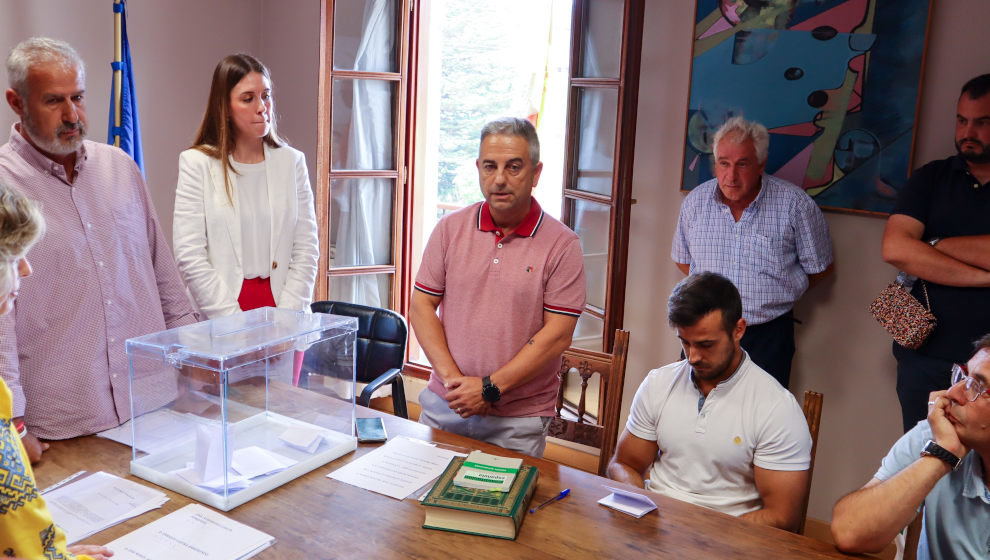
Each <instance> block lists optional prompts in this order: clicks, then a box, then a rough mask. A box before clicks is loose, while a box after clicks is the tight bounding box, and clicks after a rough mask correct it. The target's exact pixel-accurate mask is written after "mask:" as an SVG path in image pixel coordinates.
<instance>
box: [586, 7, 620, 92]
mask: <svg viewBox="0 0 990 560" xmlns="http://www.w3.org/2000/svg"><path fill="white" fill-rule="evenodd" d="M582 9H583V10H584V15H583V17H582V21H583V23H584V28H583V29H582V30H581V34H582V36H583V37H582V40H581V73H580V75H579V77H582V78H618V77H619V69H620V67H621V65H620V60H621V58H622V16H623V13H624V9H625V0H586V1H585V2H584V5H583V6H582Z"/></svg>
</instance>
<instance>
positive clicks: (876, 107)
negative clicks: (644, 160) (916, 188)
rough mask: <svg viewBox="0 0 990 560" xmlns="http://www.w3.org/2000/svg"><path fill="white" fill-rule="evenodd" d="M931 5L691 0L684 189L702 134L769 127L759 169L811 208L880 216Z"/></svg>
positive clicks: (705, 150)
mask: <svg viewBox="0 0 990 560" xmlns="http://www.w3.org/2000/svg"><path fill="white" fill-rule="evenodd" d="M930 10H931V5H930V0H698V4H697V12H696V16H695V33H694V51H693V60H692V69H691V96H690V101H689V106H688V124H687V134H686V143H685V144H686V145H685V152H684V153H685V156H684V169H683V180H682V183H681V188H682V189H683V190H690V189H693V188H694V187H695V186H697V185H699V184H701V183H703V182H705V181H707V180H709V179H711V178H713V177H714V175H713V173H712V153H711V152H712V149H711V137H712V136H714V134H715V131H716V130H718V128H719V126H721V125H722V123H723V122H725V121H726V120H727V119H728V118H729V117H732V116H735V115H742V116H743V117H744V118H746V119H748V120H754V121H758V122H760V123H762V124H763V125H764V126H766V127H767V129H769V131H770V150H769V155H768V158H767V166H766V172H767V173H770V174H772V175H776V176H778V177H781V178H783V179H786V180H788V181H790V182H792V183H794V184H796V185H798V186H801V187H802V188H804V189H805V192H807V193H808V194H809V195H811V196H812V197H813V198H814V199H815V201H816V202H817V203H818V205H819V206H821V207H823V208H833V209H844V210H853V211H860V212H869V213H878V214H884V213H889V212H890V211H891V209H892V208H893V205H894V201H895V199H896V197H897V191H898V190H899V189H900V188H901V187H902V186H903V185H904V183H905V181H906V180H907V177H908V174H909V172H910V166H911V152H912V146H913V143H914V129H915V114H916V108H917V104H918V95H919V90H920V83H921V73H922V62H923V60H924V52H925V42H926V41H925V39H926V33H927V29H928V16H929V12H930Z"/></svg>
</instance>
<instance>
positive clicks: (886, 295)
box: [870, 273, 936, 350]
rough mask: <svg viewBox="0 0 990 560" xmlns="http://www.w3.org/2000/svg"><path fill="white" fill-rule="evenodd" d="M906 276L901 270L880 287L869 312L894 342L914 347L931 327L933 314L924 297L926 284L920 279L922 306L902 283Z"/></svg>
mask: <svg viewBox="0 0 990 560" xmlns="http://www.w3.org/2000/svg"><path fill="white" fill-rule="evenodd" d="M905 277H906V275H905V274H904V273H901V274H899V275H898V276H897V280H896V281H894V282H892V283H891V284H889V285H888V286H887V287H886V288H884V289H883V290H882V291H881V292H880V295H879V296H877V299H875V300H873V303H871V304H870V313H872V314H873V317H874V318H875V319H876V320H877V321H879V322H880V324H881V325H883V328H885V329H887V332H888V333H889V334H890V336H891V337H893V339H894V341H895V342H897V343H898V344H900V345H901V346H903V347H905V348H907V349H909V350H915V349H917V348H918V347H919V346H921V345H922V344H924V343H925V340H927V339H928V337H929V336H930V335H931V334H932V331H933V330H935V323H936V319H935V315H933V314H932V311H931V309H932V304H931V301H929V299H928V287H927V286H926V285H925V281H924V280H922V281H921V291H922V293H924V294H925V305H921V302H919V301H918V300H917V299H915V298H914V296H912V295H911V292H910V291H908V287H906V286H904V278H905Z"/></svg>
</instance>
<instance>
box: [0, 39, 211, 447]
mask: <svg viewBox="0 0 990 560" xmlns="http://www.w3.org/2000/svg"><path fill="white" fill-rule="evenodd" d="M7 75H8V83H9V86H10V87H9V89H7V91H6V98H7V103H8V104H9V105H10V108H11V109H13V111H14V112H15V113H17V115H18V116H19V117H20V122H18V123H16V124H14V125H13V126H12V127H11V132H10V141H9V142H8V143H6V144H4V145H3V146H2V147H0V181H2V182H4V183H6V184H7V185H9V186H11V187H14V188H17V189H18V190H20V191H21V192H23V193H24V194H25V195H27V196H28V197H29V198H32V199H34V200H37V201H39V202H41V204H42V208H43V212H44V214H45V219H46V221H47V222H48V231H47V233H46V235H45V237H44V238H43V239H41V241H39V242H38V243H37V244H36V245H35V246H34V248H33V249H32V250H31V261H32V262H33V263H34V264H35V266H36V267H37V268H36V269H37V272H36V273H35V274H34V275H33V276H31V277H30V278H29V279H26V280H25V281H24V282H23V283H22V287H21V291H20V294H19V298H18V300H17V303H16V305H15V309H14V311H13V312H12V313H9V314H8V315H6V316H5V317H3V318H2V319H0V375H2V376H3V379H4V381H6V382H7V385H8V386H9V387H10V389H11V392H12V393H13V399H14V409H13V416H14V417H15V421H17V420H19V419H20V418H23V420H24V422H25V424H26V426H27V428H28V434H27V436H26V437H25V438H24V439H23V441H24V445H25V448H26V449H27V450H28V454H29V456H30V458H31V460H32V462H36V461H38V460H39V459H40V458H41V453H42V452H43V451H44V449H45V448H46V447H47V444H45V443H42V441H41V440H43V439H65V438H71V437H75V436H79V435H84V434H91V433H94V432H97V431H100V430H105V429H107V428H111V427H114V426H117V425H119V424H121V423H122V422H125V421H127V420H129V419H130V417H131V396H130V382H129V376H128V359H127V354H126V351H125V348H124V342H125V341H126V340H127V339H128V338H132V337H136V336H140V335H144V334H148V333H152V332H157V331H161V330H165V329H168V328H173V327H178V326H181V325H185V324H189V323H193V322H195V320H196V316H195V314H194V312H193V309H192V306H191V305H190V303H189V298H188V296H187V295H186V291H185V288H184V287H183V285H182V280H181V279H180V277H179V273H178V270H177V269H176V267H175V262H174V260H173V259H172V252H171V250H170V249H169V247H168V244H167V243H166V241H165V238H164V236H163V235H162V231H161V228H160V227H159V225H158V218H157V214H156V213H155V209H154V208H153V207H152V204H151V199H150V196H149V194H148V189H147V187H146V186H145V183H144V179H143V177H142V176H141V172H140V170H138V168H137V165H135V163H134V161H133V160H132V159H131V158H130V157H128V156H127V154H125V153H124V152H123V151H121V150H119V149H117V148H114V147H112V146H108V145H106V144H101V143H97V142H92V141H89V140H85V136H86V103H85V93H86V70H85V67H84V65H83V62H82V60H81V59H80V58H79V55H78V54H77V53H76V51H75V50H74V49H73V48H72V47H71V46H69V44H68V43H65V42H63V41H57V40H53V39H47V38H40V37H35V38H32V39H28V40H26V41H24V42H22V43H20V44H19V45H17V46H16V47H14V49H13V50H12V51H11V53H10V56H9V57H8V58H7ZM135 394H136V396H137V397H139V398H140V397H142V395H143V393H142V391H141V390H140V389H139V390H138V391H137V392H136V393H135ZM165 398H166V399H167V396H166V397H165ZM136 408H137V409H138V410H137V412H141V408H142V407H141V406H137V407H136Z"/></svg>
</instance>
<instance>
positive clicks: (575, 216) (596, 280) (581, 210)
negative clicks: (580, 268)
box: [571, 200, 611, 309]
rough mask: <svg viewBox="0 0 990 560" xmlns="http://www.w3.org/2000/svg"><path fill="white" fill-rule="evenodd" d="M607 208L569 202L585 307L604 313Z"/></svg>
mask: <svg viewBox="0 0 990 560" xmlns="http://www.w3.org/2000/svg"><path fill="white" fill-rule="evenodd" d="M610 214H611V208H610V207H608V206H605V205H604V204H598V203H595V202H588V201H585V200H573V201H572V202H571V223H572V229H574V231H575V232H576V233H577V234H578V237H580V238H581V252H582V253H583V254H584V274H585V280H586V282H587V286H588V305H591V306H593V307H597V308H599V309H605V289H606V287H607V286H608V249H609V246H608V230H609V218H610Z"/></svg>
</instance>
